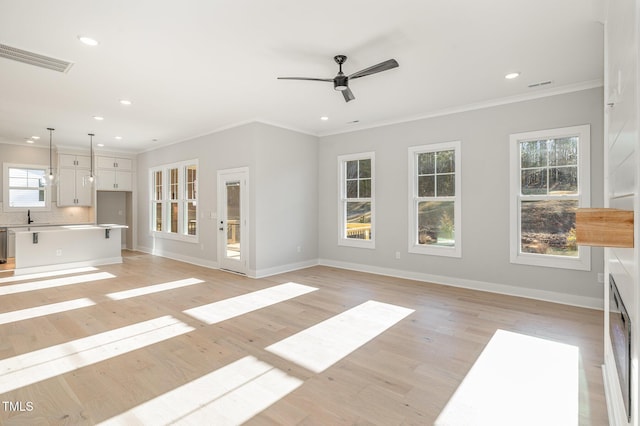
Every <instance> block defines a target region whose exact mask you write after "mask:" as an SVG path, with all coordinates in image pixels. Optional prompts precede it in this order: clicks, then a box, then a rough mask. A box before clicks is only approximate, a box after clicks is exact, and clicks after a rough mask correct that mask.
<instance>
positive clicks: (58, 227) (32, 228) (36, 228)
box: [8, 223, 128, 234]
mask: <svg viewBox="0 0 640 426" xmlns="http://www.w3.org/2000/svg"><path fill="white" fill-rule="evenodd" d="M125 228H128V226H127V225H118V224H116V223H101V224H97V225H96V224H92V223H87V224H80V225H78V224H76V225H49V226H33V225H32V226H17V227H13V226H12V227H8V229H9V231H11V232H13V233H15V234H20V233H27V232H63V231H81V230H91V229H125Z"/></svg>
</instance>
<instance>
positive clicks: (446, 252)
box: [408, 141, 462, 258]
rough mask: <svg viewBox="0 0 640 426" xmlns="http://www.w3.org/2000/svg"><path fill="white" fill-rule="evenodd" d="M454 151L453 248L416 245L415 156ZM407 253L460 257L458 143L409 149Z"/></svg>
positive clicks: (460, 196) (460, 193) (416, 189)
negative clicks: (424, 153) (425, 153)
mask: <svg viewBox="0 0 640 426" xmlns="http://www.w3.org/2000/svg"><path fill="white" fill-rule="evenodd" d="M452 149H453V150H454V151H455V154H454V155H455V162H456V171H455V191H456V195H455V196H453V197H446V198H450V199H452V200H453V201H454V206H453V214H454V216H455V217H454V219H453V224H454V227H455V247H443V246H434V245H423V244H418V214H417V213H418V205H417V203H418V197H417V193H418V179H417V178H416V176H417V172H418V169H417V165H418V162H417V155H418V154H420V153H423V152H434V151H450V150H452ZM408 170H409V186H408V188H409V221H408V223H409V233H408V236H409V253H417V254H426V255H432V256H446V257H459V258H461V257H462V179H461V175H462V173H461V170H462V143H461V142H460V141H451V142H441V143H434V144H428V145H420V146H412V147H409V167H408Z"/></svg>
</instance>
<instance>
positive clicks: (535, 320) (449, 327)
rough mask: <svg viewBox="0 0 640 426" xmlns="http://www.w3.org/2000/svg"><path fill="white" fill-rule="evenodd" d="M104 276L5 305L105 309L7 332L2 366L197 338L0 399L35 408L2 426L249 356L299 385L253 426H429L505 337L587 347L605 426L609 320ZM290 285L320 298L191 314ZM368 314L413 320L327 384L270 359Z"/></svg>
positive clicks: (470, 302)
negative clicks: (95, 342)
mask: <svg viewBox="0 0 640 426" xmlns="http://www.w3.org/2000/svg"><path fill="white" fill-rule="evenodd" d="M99 272H109V273H111V274H113V275H115V276H116V277H115V278H111V279H104V280H99V281H93V282H86V283H79V284H73V285H66V286H60V287H54V288H48V289H42V290H35V291H27V292H20V293H15V294H9V295H3V296H0V313H3V312H11V311H17V310H21V309H27V308H32V307H34V306H40V305H46V304H52V303H57V302H64V301H68V300H72V299H77V298H89V299H91V300H92V301H94V302H95V303H96V305H94V306H90V307H86V308H81V309H75V310H71V311H67V312H61V313H56V314H51V315H46V316H43V317H38V318H32V319H26V320H21V321H17V322H13V323H8V324H3V325H0V339H1V340H0V361H1V360H3V359H7V358H10V357H13V356H17V355H21V354H25V353H28V352H32V351H36V350H39V349H43V348H47V347H49V346H53V345H59V344H62V343H65V342H69V341H72V340H75V339H80V338H85V337H88V336H92V335H95V334H97V333H102V332H106V331H109V330H113V329H116V328H119V327H125V326H128V325H131V324H135V323H138V322H142V321H146V320H150V319H153V318H157V317H161V316H164V315H171V316H173V317H175V318H176V319H178V320H180V321H183V322H184V323H186V324H188V325H190V326H192V327H194V328H195V330H193V331H191V332H189V333H186V334H183V335H180V336H178V337H175V338H171V339H168V340H165V341H162V342H160V343H156V344H153V345H151V346H148V347H145V348H142V349H138V350H135V351H132V352H130V353H126V354H123V355H119V356H116V357H114V358H111V359H108V360H105V361H100V362H97V363H95V364H92V365H89V366H86V367H82V368H79V369H77V370H75V371H71V372H68V373H65V374H61V375H58V376H55V377H52V378H49V379H46V380H43V381H40V382H38V383H35V384H31V385H28V386H23V387H20V388H18V389H15V390H11V391H9V392H6V393H4V394H0V401H21V402H31V403H32V404H33V410H32V411H23V412H19V411H7V410H5V409H3V406H2V405H0V424H3V425H13V424H16V425H49V424H50V425H58V424H69V425H76V424H95V423H98V422H100V421H103V420H106V419H109V418H111V417H113V416H116V415H118V414H120V413H122V412H124V411H127V410H129V409H131V408H133V407H135V406H137V405H139V404H141V403H143V402H145V401H147V400H150V399H152V398H155V397H157V396H159V395H162V394H164V393H166V392H169V391H171V390H172V389H175V388H177V387H179V386H182V385H184V384H186V383H189V382H191V381H193V380H195V379H197V378H199V377H201V376H203V375H206V374H208V373H211V372H212V371H215V370H217V369H220V368H222V367H224V366H225V365H228V364H230V363H232V362H234V361H236V360H238V359H240V358H242V357H245V356H247V355H252V356H254V357H256V358H258V359H259V360H261V361H264V362H266V363H269V364H271V365H272V366H274V367H276V368H278V369H280V370H282V371H283V372H285V373H286V374H288V375H290V376H292V377H295V378H298V379H300V380H302V381H303V383H302V385H301V386H299V387H298V388H297V389H296V390H294V391H293V392H291V393H289V394H288V395H287V396H285V397H284V398H282V399H281V400H279V401H278V402H276V403H275V404H273V405H271V406H270V407H269V408H267V409H265V410H264V411H262V412H260V413H259V414H257V415H256V416H255V417H253V418H252V419H251V420H249V422H248V423H249V424H258V425H276V424H285V425H286V424H313V425H349V424H373V425H395V424H398V425H400V424H402V425H430V424H433V422H434V421H435V419H436V418H437V417H438V415H439V414H440V412H441V411H442V409H443V408H444V406H445V405H446V403H447V401H448V400H449V399H450V398H451V396H452V395H453V393H454V392H455V390H456V388H457V387H458V386H459V385H460V383H461V382H462V380H463V379H464V377H465V375H466V373H467V372H468V371H469V369H470V368H471V367H472V365H473V364H474V362H475V360H476V359H477V357H478V356H479V355H480V353H481V352H482V350H483V348H484V347H485V345H486V344H487V342H488V341H489V340H490V339H491V337H492V335H493V334H494V333H495V332H496V330H498V329H503V330H508V331H513V332H518V333H524V334H527V335H531V336H537V337H542V338H545V339H550V340H553V341H557V342H563V343H567V344H570V345H575V346H578V347H579V348H580V356H581V365H580V368H581V372H580V424H581V425H584V426H602V425H606V424H607V414H606V407H605V401H604V392H603V384H602V375H601V369H600V366H601V364H602V362H603V360H602V353H603V348H602V333H603V331H602V329H603V324H602V322H603V318H602V312H600V311H595V310H589V309H581V308H574V307H568V306H564V305H558V304H552V303H546V302H539V301H533V300H528V299H521V298H516V297H509V296H502V295H496V294H490V293H482V292H475V291H469V290H463V289H455V288H450V287H445V286H438V285H432V284H426V283H419V282H414V281H409V280H403V279H396V278H390V277H383V276H377V275H371V274H365V273H359V272H352V271H345V270H340V269H334V268H328V267H320V266H318V267H312V268H308V269H304V270H300V271H296V272H291V273H286V274H282V275H277V276H273V277H270V278H266V279H257V280H256V279H250V278H246V277H242V276H238V275H234V274H230V273H225V272H222V271H216V270H211V269H206V268H200V267H197V266H193V265H189V264H185V263H181V262H177V261H173V260H169V259H164V258H160V257H154V256H150V255H146V254H140V253H135V252H125V260H124V263H123V264H120V265H109V266H105V267H100V268H99ZM87 273H89V272H85V274H87ZM11 274H12V273H9V272H0V279H2V278H3V277H7V276H11ZM192 277H193V278H198V279H202V280H204V281H205V282H204V283H200V284H196V285H190V286H187V287H183V288H180V289H174V290H169V291H163V292H160V293H155V294H150V295H147V296H141V297H136V298H132V299H126V300H119V301H114V300H111V299H109V298H107V297H106V296H105V295H106V294H108V293H112V292H116V291H123V290H128V289H133V288H138V287H142V286H145V285H152V284H158V283H164V282H168V281H173V280H180V279H185V278H192ZM290 281H292V282H296V283H299V284H304V285H308V286H313V287H317V288H319V290H318V291H314V292H312V293H309V294H305V295H302V296H299V297H296V298H293V299H290V300H288V301H286V302H281V303H277V304H275V305H273V306H269V307H267V308H263V309H260V310H257V311H254V312H251V313H248V314H245V315H242V316H240V317H236V318H233V319H230V320H227V321H223V322H221V323H217V324H213V325H207V324H205V323H202V322H199V321H197V320H195V319H193V318H191V317H189V316H187V315H185V314H184V313H183V311H184V310H186V309H189V308H193V307H196V306H200V305H203V304H207V303H212V302H215V301H218V300H222V299H226V298H230V297H234V296H238V295H241V294H246V293H249V292H252V291H256V290H259V289H263V288H267V287H272V286H274V285H276V284H280V283H286V282H290ZM18 283H20V282H15V283H13V282H12V283H2V284H0V289H1V288H2V287H4V286H9V285H15V284H18ZM367 300H376V301H379V302H384V303H390V304H395V305H399V306H403V307H407V308H411V309H414V310H415V312H414V313H413V314H411V315H410V316H408V317H406V318H405V319H404V320H402V321H400V322H398V323H397V324H396V325H394V326H393V327H391V328H390V329H388V330H387V331H386V332H384V333H382V334H380V335H379V336H378V337H376V338H375V339H373V340H372V341H370V342H369V343H367V344H365V345H364V346H362V347H361V348H359V349H358V350H356V351H354V352H353V353H351V354H350V355H348V356H347V357H346V358H344V359H342V360H341V361H339V362H338V363H336V364H334V365H333V366H332V367H330V368H328V369H327V370H325V371H324V372H322V373H317V374H316V373H313V372H311V371H308V370H306V369H304V368H302V367H299V366H297V365H295V364H294V363H291V362H288V361H286V360H284V359H282V358H280V357H278V356H276V355H274V354H272V353H270V352H268V351H265V348H266V347H267V346H269V345H271V344H273V343H275V342H278V341H280V340H282V339H284V338H286V337H288V336H291V335H293V334H295V333H297V332H299V331H301V330H304V329H307V328H308V327H310V326H312V325H314V324H317V323H319V322H321V321H324V320H326V319H328V318H331V317H333V316H335V315H337V314H339V313H341V312H344V311H346V310H347V309H350V308H352V307H354V306H356V305H359V304H361V303H363V302H366V301H367ZM523 368H526V366H523ZM0 374H2V372H1V371H0ZM1 380H2V377H1V376H0V381H1ZM549 386H553V383H549ZM184 398H185V399H188V398H189V396H188V395H185V396H184ZM176 403H179V401H176ZM155 424H161V421H160V419H159V420H158V422H157V423H155ZM514 424H517V423H514Z"/></svg>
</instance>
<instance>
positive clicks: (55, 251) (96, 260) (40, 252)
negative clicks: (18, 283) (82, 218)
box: [9, 224, 127, 275]
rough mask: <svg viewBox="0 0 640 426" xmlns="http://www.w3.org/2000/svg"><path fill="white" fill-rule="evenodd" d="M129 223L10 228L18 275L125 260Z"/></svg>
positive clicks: (15, 271)
mask: <svg viewBox="0 0 640 426" xmlns="http://www.w3.org/2000/svg"><path fill="white" fill-rule="evenodd" d="M123 228H127V226H126V225H116V224H100V225H91V224H87V225H60V226H37V227H29V226H27V227H20V228H9V232H12V233H13V234H15V270H14V274H15V275H23V274H30V273H36V272H46V271H55V270H60V269H67V268H77V267H82V266H96V265H107V264H111V263H122V254H121V249H122V247H121V238H122V237H121V232H120V229H123Z"/></svg>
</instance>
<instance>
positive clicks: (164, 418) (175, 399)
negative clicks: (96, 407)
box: [100, 356, 302, 426]
mask: <svg viewBox="0 0 640 426" xmlns="http://www.w3.org/2000/svg"><path fill="white" fill-rule="evenodd" d="M301 384H302V381H301V380H299V379H297V378H295V377H291V376H289V375H287V374H285V373H284V372H282V371H280V370H278V369H277V368H274V367H273V366H271V365H269V364H267V363H265V362H262V361H260V360H258V359H257V358H255V357H253V356H246V357H244V358H242V359H240V360H238V361H235V362H233V363H231V364H229V365H227V366H224V367H222V368H220V369H218V370H216V371H214V372H212V373H209V374H207V375H205V376H202V377H199V378H198V379H195V380H193V381H191V382H189V383H187V384H185V385H182V386H180V387H178V388H176V389H173V390H171V391H169V392H167V393H165V394H163V395H160V396H158V397H156V398H154V399H152V400H149V401H147V402H145V403H143V404H140V405H138V406H137V407H134V408H132V409H131V410H129V411H126V412H124V413H122V414H119V415H117V416H115V417H112V418H110V419H108V420H106V421H105V422H103V423H100V425H101V426H105V425H127V426H133V425H149V424H176V425H180V424H184V425H237V424H240V423H243V422H245V421H247V420H249V419H250V418H252V417H253V416H255V415H256V414H258V413H260V412H261V411H263V410H264V409H265V408H267V407H269V406H270V405H272V404H273V403H275V402H277V401H278V400H280V399H281V398H283V397H284V396H286V395H287V394H288V393H290V392H292V391H293V390H295V389H296V388H297V387H299V386H300V385H301ZM160 419H161V420H160Z"/></svg>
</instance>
